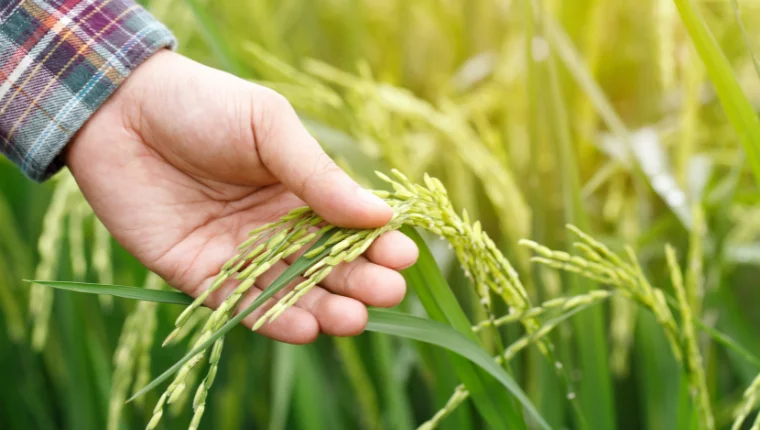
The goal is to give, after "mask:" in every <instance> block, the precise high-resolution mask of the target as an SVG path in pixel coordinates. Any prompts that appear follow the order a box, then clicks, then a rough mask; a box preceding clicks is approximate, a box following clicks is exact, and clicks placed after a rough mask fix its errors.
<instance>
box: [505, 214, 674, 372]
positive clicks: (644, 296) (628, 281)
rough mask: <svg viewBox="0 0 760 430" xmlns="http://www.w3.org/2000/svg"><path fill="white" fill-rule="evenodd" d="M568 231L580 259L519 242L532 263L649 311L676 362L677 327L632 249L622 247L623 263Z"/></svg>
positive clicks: (590, 239) (583, 236)
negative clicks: (611, 290) (610, 289)
mask: <svg viewBox="0 0 760 430" xmlns="http://www.w3.org/2000/svg"><path fill="white" fill-rule="evenodd" d="M568 228H569V229H570V230H571V231H572V232H574V233H575V234H576V235H577V236H578V237H579V238H580V242H576V243H574V244H573V245H574V247H575V248H576V249H577V250H579V251H580V252H581V253H582V254H583V256H577V255H570V254H568V253H567V252H564V251H553V250H551V249H549V248H547V247H545V246H543V245H540V244H538V243H536V242H533V241H530V240H525V239H524V240H521V241H520V243H521V244H522V245H524V246H527V247H528V248H531V249H532V250H533V251H534V252H536V253H537V254H538V255H539V256H538V257H533V261H535V262H537V263H541V264H544V265H547V266H549V267H553V268H555V269H559V270H565V271H568V272H571V273H577V274H580V275H581V276H584V277H587V278H589V279H593V280H595V281H597V282H600V283H602V284H607V285H612V286H614V287H616V288H617V290H618V291H619V292H620V293H621V294H622V295H623V296H624V297H626V298H629V299H631V300H633V301H635V302H637V303H639V304H640V305H642V306H643V307H644V308H646V309H649V310H650V311H651V312H652V313H653V314H654V315H655V318H656V319H657V321H658V323H659V324H660V325H661V326H662V327H663V329H664V330H665V335H666V337H667V338H668V341H669V343H670V347H671V350H672V352H673V354H674V356H675V357H676V360H678V361H679V362H680V361H681V359H682V351H681V344H680V341H679V335H680V332H679V330H678V325H677V324H676V322H675V319H674V318H673V314H672V313H671V311H670V308H669V307H668V304H667V301H666V299H665V295H664V294H663V292H662V290H660V289H657V288H654V287H652V285H651V284H650V283H649V281H648V280H647V279H646V277H645V276H644V273H643V271H642V270H641V267H640V266H639V263H638V260H637V259H636V256H635V253H634V252H633V250H632V249H631V248H630V247H627V248H626V251H627V254H628V261H627V262H626V261H624V260H623V259H622V258H620V257H619V256H618V255H616V254H615V253H613V252H612V251H610V250H609V248H607V247H606V246H605V245H604V244H602V243H601V242H599V241H597V240H596V239H594V238H593V237H591V236H589V235H588V234H586V233H584V232H582V231H580V230H579V229H577V228H576V227H574V226H572V225H570V226H568Z"/></svg>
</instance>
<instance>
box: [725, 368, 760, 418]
mask: <svg viewBox="0 0 760 430" xmlns="http://www.w3.org/2000/svg"><path fill="white" fill-rule="evenodd" d="M758 406H760V374H759V375H757V377H756V378H755V379H754V380H753V381H752V383H751V384H749V387H747V389H746V390H745V391H744V395H743V401H742V403H741V405H740V406H739V408H737V411H736V419H735V420H734V423H733V425H732V426H731V430H739V429H741V427H742V424H744V422H745V421H746V420H747V417H748V416H749V414H750V413H751V412H752V410H753V409H756V408H758ZM757 428H760V414H758V415H757V417H756V418H755V422H754V423H753V424H752V427H751V430H757Z"/></svg>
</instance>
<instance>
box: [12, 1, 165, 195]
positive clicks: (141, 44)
mask: <svg viewBox="0 0 760 430" xmlns="http://www.w3.org/2000/svg"><path fill="white" fill-rule="evenodd" d="M174 44H175V41H174V38H173V37H172V34H171V33H170V32H169V30H168V29H167V28H166V27H164V25H163V24H161V23H160V22H158V21H156V19H155V18H153V16H151V15H150V13H148V12H147V11H146V10H145V9H143V8H142V7H140V6H139V5H137V4H136V3H135V2H134V1H133V0H0V152H1V153H3V154H4V155H5V156H7V157H8V158H10V159H11V161H13V162H14V163H16V165H18V166H19V167H20V168H21V169H22V170H23V171H24V173H26V175H27V176H29V177H30V178H32V179H34V180H37V181H42V180H44V179H46V178H48V177H50V176H51V175H52V174H53V173H55V172H56V171H58V170H59V169H60V168H61V167H62V165H63V160H62V157H61V156H60V155H61V152H62V151H63V149H64V147H65V146H66V144H67V143H68V142H69V140H70V139H71V137H72V136H73V135H74V133H76V132H77V130H78V129H79V128H80V127H81V126H82V125H83V124H84V123H85V121H87V119H88V118H89V117H90V115H92V113H93V112H94V111H95V110H96V109H97V108H98V107H99V106H100V105H101V104H103V102H104V101H105V100H106V99H107V98H108V96H110V95H111V94H112V93H113V92H114V90H115V89H116V88H117V87H118V85H119V84H120V83H121V82H122V81H123V80H124V79H125V78H126V77H127V75H128V74H129V72H130V71H131V70H133V69H134V68H135V67H137V66H138V65H139V64H140V63H141V62H142V61H144V60H145V59H146V58H148V57H149V56H150V55H151V54H153V53H154V52H156V51H157V50H159V49H161V48H164V47H174Z"/></svg>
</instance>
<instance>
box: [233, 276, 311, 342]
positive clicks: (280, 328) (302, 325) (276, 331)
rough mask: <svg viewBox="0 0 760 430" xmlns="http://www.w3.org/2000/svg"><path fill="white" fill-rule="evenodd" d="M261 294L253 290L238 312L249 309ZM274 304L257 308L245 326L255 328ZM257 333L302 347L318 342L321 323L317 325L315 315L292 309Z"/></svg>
mask: <svg viewBox="0 0 760 430" xmlns="http://www.w3.org/2000/svg"><path fill="white" fill-rule="evenodd" d="M261 293H262V290H260V289H259V288H257V287H253V288H251V289H250V290H249V291H248V293H247V294H246V295H245V297H243V299H242V300H241V301H240V305H239V306H238V311H242V310H244V309H245V308H247V307H248V305H250V304H251V303H253V301H254V300H256V297H258V296H259V295H261ZM274 304H275V300H274V299H268V300H267V301H266V302H265V303H264V305H262V306H261V307H259V308H257V309H256V310H255V311H253V312H252V313H251V314H250V315H248V316H247V317H245V318H244V319H243V325H244V326H246V327H248V328H251V327H253V324H255V323H256V321H258V319H259V318H260V317H261V316H262V315H263V314H264V312H266V310H267V309H269V308H271V307H272V306H273V305H274ZM235 313H236V314H237V313H238V312H237V311H236V312H235ZM257 332H258V333H261V334H263V335H264V336H266V337H270V338H272V339H274V340H278V341H280V342H286V343H292V344H297V345H302V344H305V343H311V342H314V341H315V340H317V336H318V335H319V323H317V319H316V318H315V317H314V315H312V314H311V313H309V312H308V311H305V310H303V309H300V308H290V309H288V310H286V311H285V312H283V314H282V315H280V316H279V317H278V318H277V319H276V320H274V321H271V322H268V323H266V324H264V325H263V326H261V328H260V329H258V330H257Z"/></svg>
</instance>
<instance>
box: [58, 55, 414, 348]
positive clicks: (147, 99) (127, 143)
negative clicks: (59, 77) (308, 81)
mask: <svg viewBox="0 0 760 430" xmlns="http://www.w3.org/2000/svg"><path fill="white" fill-rule="evenodd" d="M66 156H67V164H68V166H69V168H70V170H71V172H72V173H73V175H74V177H75V178H76V181H77V183H78V184H79V186H80V188H81V189H82V192H83V193H84V195H85V197H86V198H87V200H88V201H89V202H90V204H91V205H92V207H93V209H94V210H95V213H96V214H97V216H98V217H99V218H100V219H101V220H102V222H103V223H104V224H105V226H106V227H107V228H108V230H109V231H110V232H111V233H112V234H113V236H114V238H116V240H117V241H118V242H119V243H120V244H121V245H122V246H124V248H126V249H127V250H128V251H129V252H131V253H132V254H133V255H135V256H136V257H137V258H138V259H139V260H140V261H141V262H142V263H143V264H145V265H146V266H147V267H148V268H149V269H151V270H152V271H154V272H156V273H157V274H159V275H160V276H162V277H163V278H164V279H166V281H167V282H168V283H169V284H171V285H172V286H174V287H176V288H178V289H179V290H181V291H183V292H185V293H187V294H189V295H191V296H194V297H197V296H198V295H199V294H200V293H201V292H202V291H204V290H205V289H206V288H208V287H209V285H210V284H211V282H212V280H213V278H214V276H215V275H216V274H217V273H218V272H219V270H220V269H221V267H222V265H223V264H224V263H225V261H226V260H227V259H229V258H230V257H231V256H233V255H234V254H235V252H236V247H237V245H238V244H239V243H240V242H242V241H243V240H244V239H245V238H246V237H247V232H248V231H250V230H251V229H253V228H254V227H256V226H258V225H261V224H263V223H265V222H269V221H272V220H275V219H277V218H279V217H280V216H282V215H284V214H285V213H287V212H288V211H289V210H290V209H292V208H294V207H298V206H303V205H304V204H308V205H309V206H311V207H312V208H314V210H315V211H316V212H317V213H319V214H320V215H321V216H322V217H324V218H325V219H326V220H327V221H329V222H331V223H333V224H336V225H339V226H343V227H362V228H369V227H379V226H381V225H383V224H385V223H387V222H388V221H389V220H390V218H391V216H392V210H391V208H390V207H388V206H387V205H386V204H385V203H384V202H383V201H382V200H380V199H378V198H377V197H375V196H374V195H372V194H371V193H369V192H368V191H366V190H364V189H362V188H361V187H360V186H359V185H358V184H356V183H355V182H354V181H353V180H351V179H350V178H349V177H348V175H346V174H345V173H344V172H343V171H342V170H340V169H339V168H338V167H337V166H336V165H335V163H333V161H332V160H331V159H330V158H329V157H328V156H327V155H326V154H325V153H324V152H323V151H322V149H321V148H320V146H319V144H318V143H317V142H316V141H315V140H314V138H312V137H311V136H310V135H309V134H308V132H307V131H306V129H304V127H303V125H302V124H301V123H300V121H299V119H298V117H297V116H296V114H295V112H294V111H293V108H292V107H291V106H290V105H289V104H288V102H287V101H286V100H285V99H284V98H283V97H282V96H280V95H279V94H277V93H275V92H274V91H271V90H269V89H267V88H264V87H261V86H258V85H254V84H252V83H249V82H246V81H244V80H241V79H238V78H236V77H234V76H232V75H229V74H227V73H223V72H221V71H218V70H214V69H211V68H208V67H205V66H203V65H201V64H198V63H196V62H193V61H191V60H189V59H187V58H184V57H182V56H181V55H179V54H176V53H173V52H170V51H162V52H159V53H157V54H155V55H153V56H152V57H151V58H149V59H148V60H147V61H146V62H145V63H144V64H142V65H141V66H139V67H138V68H137V69H136V70H135V71H134V72H133V74H132V75H130V77H129V78H127V80H126V81H125V82H124V83H123V84H122V85H121V87H120V88H119V89H118V90H117V92H116V93H115V94H114V95H113V96H111V98H110V99H109V100H108V101H107V102H106V103H105V104H104V105H103V106H101V107H100V109H98V111H97V112H96V113H95V114H94V115H93V116H92V117H91V118H90V119H89V120H88V122H87V123H86V124H85V126H84V127H83V128H82V129H81V130H80V132H79V134H78V135H77V137H76V138H75V140H74V141H73V142H72V143H71V144H70V145H69V148H68V150H67V154H66ZM304 202H305V203H304ZM416 258H417V248H416V246H415V245H414V242H412V241H411V240H410V239H408V238H407V237H406V236H404V235H403V234H401V233H398V232H392V233H388V234H386V235H384V236H383V237H381V238H379V239H378V240H377V241H376V242H375V243H374V244H373V245H372V247H371V248H370V249H369V250H368V251H367V253H366V258H365V257H361V258H359V259H358V260H356V261H354V262H352V263H350V264H344V265H342V266H340V267H338V268H336V269H335V270H334V271H333V273H331V274H330V276H328V277H327V278H326V279H325V281H324V282H323V284H322V285H321V286H318V287H316V288H314V289H313V290H311V291H310V292H309V293H308V294H307V295H306V296H304V298H303V299H302V300H300V302H299V303H298V304H297V306H296V307H294V308H292V309H290V310H288V311H287V312H286V313H285V314H283V315H282V317H280V318H279V319H278V320H276V321H274V322H273V323H271V324H268V325H267V326H264V327H263V328H262V329H261V330H260V332H261V333H262V334H265V335H267V336H269V337H272V338H274V339H277V340H280V341H284V342H289V343H307V342H311V341H313V340H314V339H315V338H316V337H317V335H318V334H319V331H322V332H324V333H326V334H330V335H336V336H348V335H355V334H358V333H360V332H362V331H363V330H364V327H365V326H366V323H367V311H366V308H365V305H371V306H383V307H390V306H394V305H396V304H398V302H399V301H401V299H402V298H403V296H404V292H405V288H406V287H405V283H404V279H403V277H402V276H401V275H400V274H399V273H398V272H397V271H396V270H399V269H402V268H405V267H408V266H410V265H411V264H413V263H414V261H415V260H416ZM291 261H292V260H291ZM286 267H287V263H285V262H283V263H281V264H279V265H278V266H276V267H275V268H273V269H272V270H270V272H268V273H266V274H265V275H263V276H262V277H261V278H260V279H259V280H258V281H257V283H256V288H253V289H252V290H251V292H250V293H249V294H248V296H247V297H245V298H244V299H243V301H242V304H241V308H244V307H245V306H246V305H247V304H248V303H250V302H251V301H253V299H254V298H255V297H256V296H257V295H258V294H260V293H261V291H262V289H264V288H266V287H267V286H268V285H269V283H271V282H272V281H273V280H274V279H275V278H276V277H277V276H278V275H279V274H280V273H281V272H282V271H283V270H284V269H285V268H286ZM235 285H236V284H235V283H234V282H232V281H229V282H227V283H226V284H225V285H224V286H222V287H221V288H220V289H219V290H217V292H216V293H214V294H212V295H211V296H210V297H209V299H208V301H207V305H209V306H211V307H216V306H218V305H219V304H220V303H221V302H222V300H223V299H224V297H225V296H226V295H227V294H229V293H230V292H231V290H232V289H234V287H235ZM270 301H271V300H270ZM264 308H266V306H265V307H264ZM259 315H261V312H255V313H253V314H252V315H249V316H248V318H246V320H245V321H244V323H245V324H246V325H247V326H251V325H252V324H253V322H255V320H256V317H257V316H259Z"/></svg>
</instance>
